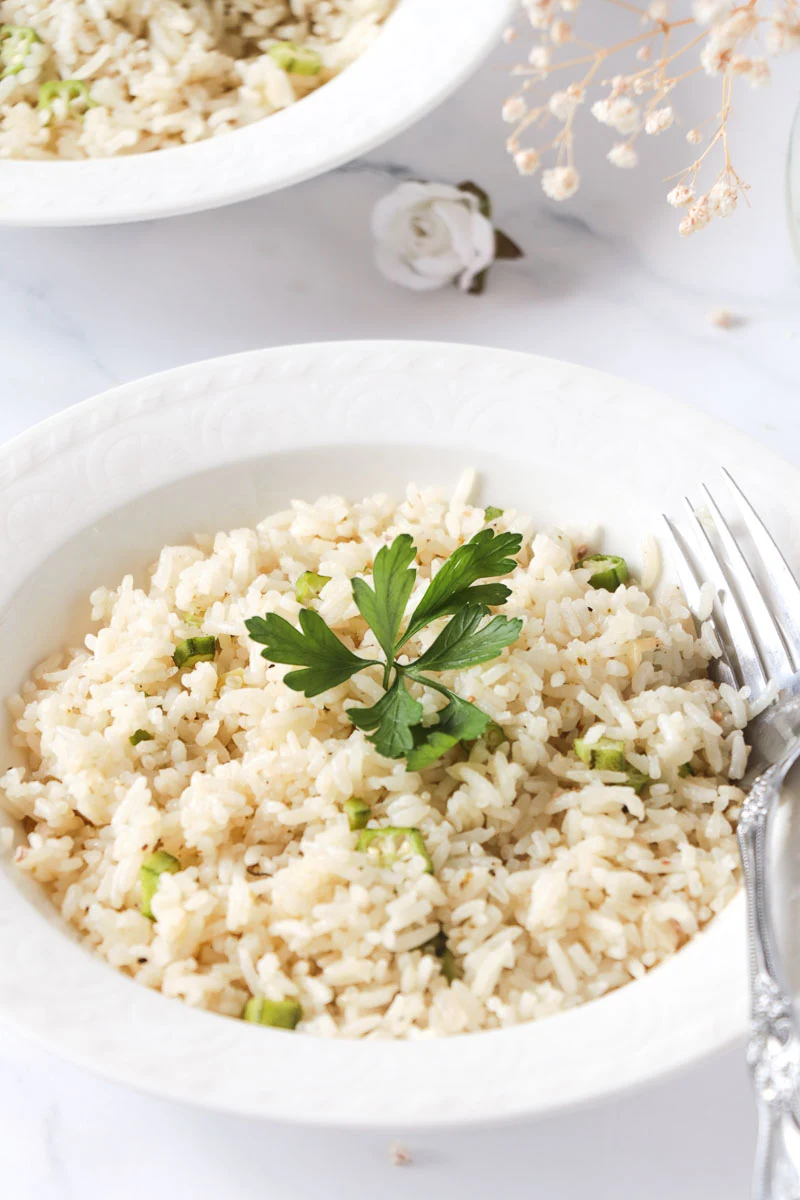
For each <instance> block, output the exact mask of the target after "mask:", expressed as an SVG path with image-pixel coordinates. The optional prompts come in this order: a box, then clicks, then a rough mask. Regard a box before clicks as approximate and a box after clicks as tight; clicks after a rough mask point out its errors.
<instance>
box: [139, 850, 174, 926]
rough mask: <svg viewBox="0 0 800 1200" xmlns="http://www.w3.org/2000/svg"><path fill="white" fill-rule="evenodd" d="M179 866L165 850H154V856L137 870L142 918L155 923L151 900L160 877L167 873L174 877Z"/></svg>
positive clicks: (147, 859) (156, 889)
mask: <svg viewBox="0 0 800 1200" xmlns="http://www.w3.org/2000/svg"><path fill="white" fill-rule="evenodd" d="M180 869H181V864H180V863H179V862H178V860H177V858H175V857H174V856H173V855H172V854H167V852H166V850H156V852H155V854H151V855H150V857H149V858H146V859H145V860H144V862H143V863H142V865H141V867H140V868H139V882H140V884H141V886H142V903H141V908H140V911H141V913H142V916H144V917H149V919H150V920H151V921H155V917H154V916H153V909H152V904H151V902H152V899H153V896H155V894H156V892H157V891H158V885H159V883H160V877H161V876H162V875H163V874H164V872H167V874H169V875H174V874H175V872H176V871H180Z"/></svg>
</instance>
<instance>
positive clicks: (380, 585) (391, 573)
mask: <svg viewBox="0 0 800 1200" xmlns="http://www.w3.org/2000/svg"><path fill="white" fill-rule="evenodd" d="M416 555H417V548H416V546H415V545H414V542H413V540H412V538H411V535H410V534H408V533H401V534H400V536H399V537H396V538H395V539H394V541H393V542H392V544H391V546H384V547H383V548H382V549H381V550H379V551H378V553H377V554H376V555H375V564H374V566H373V568H372V580H373V584H374V590H373V588H371V587H370V586H369V584H367V583H365V582H364V580H363V579H354V580H353V599H354V600H355V602H356V604H357V605H358V611H359V612H360V613H361V615H362V617H363V618H364V620H365V621H366V622H367V624H368V625H369V627H370V629H371V630H372V632H373V633H374V634H375V637H376V638H377V639H378V644H379V645H380V647H381V649H382V650H383V652H384V654H385V655H386V657H387V659H389V661H391V660H392V659H393V658H394V644H395V642H396V641H397V633H398V630H399V629H400V622H401V621H402V619H403V613H404V612H405V610H406V605H407V604H408V597H409V596H410V595H411V590H412V588H413V587H414V580H415V579H416V577H417V572H416V570H414V569H411V570H409V569H408V567H409V563H412V562H413V561H414V559H415V558H416Z"/></svg>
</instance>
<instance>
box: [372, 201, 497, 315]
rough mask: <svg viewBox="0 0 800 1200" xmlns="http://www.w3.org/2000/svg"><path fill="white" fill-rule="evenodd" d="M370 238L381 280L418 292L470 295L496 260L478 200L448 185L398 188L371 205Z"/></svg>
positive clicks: (492, 234) (491, 234)
mask: <svg viewBox="0 0 800 1200" xmlns="http://www.w3.org/2000/svg"><path fill="white" fill-rule="evenodd" d="M372 232H373V234H374V236H375V240H376V242H377V248H376V251H375V261H376V264H377V267H378V270H379V271H380V272H381V274H382V275H383V276H384V277H385V278H386V279H389V280H391V282H392V283H399V284H402V286H403V287H408V288H413V289H414V290H415V291H418V292H426V291H432V290H433V289H434V288H441V287H445V286H446V285H447V284H449V283H458V285H459V287H461V288H462V289H463V290H464V291H465V292H466V291H469V289H470V287H471V286H472V284H473V283H474V281H475V278H476V276H478V275H480V273H481V272H482V271H485V270H486V268H487V267H489V266H490V265H491V264H492V263H493V262H494V259H495V232H494V227H493V225H492V222H491V221H490V220H489V219H488V218H487V217H485V216H484V215H483V213H481V211H480V206H479V203H478V199H477V197H476V196H473V195H472V194H471V193H469V192H462V191H459V189H458V188H456V187H451V186H450V185H449V184H446V183H401V184H400V186H399V187H397V188H395V189H394V191H393V192H390V193H389V195H388V196H384V197H383V199H382V200H379V201H378V203H377V204H376V205H375V208H374V210H373V214H372Z"/></svg>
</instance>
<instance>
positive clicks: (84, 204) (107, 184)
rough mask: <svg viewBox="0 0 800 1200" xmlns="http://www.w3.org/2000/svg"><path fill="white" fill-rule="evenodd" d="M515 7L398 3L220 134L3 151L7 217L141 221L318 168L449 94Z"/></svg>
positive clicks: (468, 0) (344, 158)
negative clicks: (112, 149)
mask: <svg viewBox="0 0 800 1200" xmlns="http://www.w3.org/2000/svg"><path fill="white" fill-rule="evenodd" d="M512 8H513V2H512V0H399V2H398V5H397V8H396V10H395V11H394V12H393V14H392V15H391V17H390V18H389V20H388V21H387V22H386V24H385V26H384V28H383V30H382V31H381V34H380V36H379V38H378V39H377V41H376V42H375V44H374V45H373V46H372V47H371V48H370V49H369V50H368V51H367V53H366V54H364V55H363V56H362V57H361V58H360V59H358V60H357V61H356V62H355V63H354V64H353V65H352V66H351V67H350V68H349V69H348V70H346V71H344V72H343V73H342V74H341V75H340V76H338V77H337V78H336V79H334V80H332V81H331V82H330V83H329V84H326V86H325V87H323V88H320V90H319V91H318V92H314V93H313V94H312V95H311V96H308V97H306V99H304V100H302V101H301V102H299V103H298V104H294V105H292V106H291V107H290V108H288V109H284V110H283V111H282V112H280V113H276V114H275V115H274V116H271V117H268V118H266V119H265V120H263V121H258V122H256V123H255V124H253V125H248V126H246V127H245V128H244V129H237V130H234V131H233V132H231V133H226V134H224V135H222V136H220V137H218V138H211V139H209V140H207V141H203V142H197V143H195V144H193V145H190V146H180V147H176V148H175V149H170V150H159V151H156V152H154V153H152V154H136V155H130V156H128V157H121V158H109V159H91V160H85V161H81V162H28V161H22V160H20V161H15V160H9V159H3V160H0V224H3V225H105V224H110V223H113V222H116V221H142V220H148V219H150V218H153V217H167V216H172V215H174V214H176V213H186V212H197V211H199V210H201V209H207V208H216V207H218V206H219V205H222V204H231V203H232V202H234V201H236V200H247V199H249V198H250V197H252V196H260V195H263V194H265V193H266V192H274V191H277V190H278V189H279V188H284V187H288V186H289V185H290V184H293V183H299V182H300V181H301V180H303V179H309V178H311V177H312V176H314V175H321V174H322V173H323V172H324V171H329V170H330V169H331V168H333V167H336V166H339V165H340V164H341V163H344V162H348V161H349V160H350V159H353V158H356V157H357V156H358V155H359V154H364V153H366V152H367V151H368V150H371V149H373V147H375V146H377V145H379V144H380V143H381V142H385V141H387V140H388V139H389V138H391V137H394V135H395V134H397V133H400V132H401V131H402V130H403V129H405V128H406V127H407V126H408V125H411V124H412V123H413V122H414V121H416V120H418V119H419V118H420V117H422V116H424V114H425V113H427V112H428V111H429V110H430V109H432V108H434V107H435V105H437V104H438V103H440V101H442V100H443V99H444V98H445V97H446V96H448V95H449V94H450V93H451V92H452V91H454V90H455V88H456V87H458V85H459V84H460V83H461V82H462V81H463V80H464V79H466V77H467V76H468V75H469V74H470V72H471V71H472V70H473V69H474V68H475V67H476V66H477V65H478V63H479V62H480V61H481V59H482V58H483V57H484V56H485V55H486V54H487V53H488V51H489V49H490V48H491V47H492V45H493V44H494V43H495V41H496V40H497V37H498V35H499V33H500V30H501V29H502V27H503V25H504V24H505V23H506V22H507V20H508V16H509V13H510V12H511V10H512Z"/></svg>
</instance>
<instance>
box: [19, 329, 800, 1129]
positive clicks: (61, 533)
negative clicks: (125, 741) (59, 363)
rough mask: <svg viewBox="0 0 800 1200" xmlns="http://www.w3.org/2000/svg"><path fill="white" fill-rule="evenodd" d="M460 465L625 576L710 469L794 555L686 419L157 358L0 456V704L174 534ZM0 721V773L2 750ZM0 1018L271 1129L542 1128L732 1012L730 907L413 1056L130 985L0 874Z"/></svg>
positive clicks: (748, 468)
mask: <svg viewBox="0 0 800 1200" xmlns="http://www.w3.org/2000/svg"><path fill="white" fill-rule="evenodd" d="M469 464H471V465H474V466H476V467H477V468H478V469H479V470H480V472H481V475H482V478H483V480H484V481H485V483H484V489H483V493H484V500H486V499H491V501H492V502H493V503H500V504H503V503H504V502H507V503H509V504H513V505H514V506H518V507H521V508H523V509H526V510H528V511H530V512H532V513H533V514H534V517H535V518H536V519H537V521H539V522H541V523H543V524H547V523H550V522H553V523H560V524H566V525H570V524H571V525H577V524H578V523H582V524H584V525H585V524H586V522H587V521H598V520H599V521H601V522H602V524H603V526H604V527H605V530H606V535H607V537H606V544H607V545H608V546H609V547H613V549H614V550H616V551H619V552H621V553H622V554H624V555H625V556H626V557H628V558H629V559H631V560H632V561H633V562H634V563H635V562H636V559H637V546H638V544H639V541H640V538H641V537H642V536H643V535H644V534H645V533H647V532H648V531H652V530H654V529H655V528H656V523H657V519H658V515H659V513H660V512H661V511H662V510H663V511H667V512H677V511H678V510H679V504H680V499H681V496H682V495H683V494H684V492H686V491H687V490H692V489H695V488H696V485H697V483H698V481H699V480H701V479H709V478H712V477H713V475H714V472H715V471H716V470H717V469H718V467H719V466H720V465H722V464H725V465H726V466H728V467H729V469H730V470H731V471H732V472H733V474H734V475H735V476H736V477H738V478H739V480H740V482H741V484H742V486H743V487H744V488H745V489H746V490H747V491H748V493H749V494H750V495H751V497H752V499H753V501H754V503H756V504H757V505H758V507H759V508H760V509H761V510H762V512H763V514H764V516H765V517H766V518H767V520H768V521H769V522H770V524H771V526H772V528H773V530H774V532H775V534H776V535H777V536H778V537H779V538H780V540H781V542H782V544H783V546H784V549H785V550H786V552H787V554H788V555H789V558H790V560H791V559H794V560H796V561H800V520H799V519H798V517H800V511H799V510H800V500H798V497H799V496H800V487H798V473H797V471H795V470H794V469H793V468H792V467H790V466H789V465H788V464H786V463H784V462H783V461H781V460H780V459H777V458H775V457H774V456H773V455H772V454H770V453H769V452H768V451H767V450H765V449H763V448H762V447H760V446H758V445H756V444H754V443H751V442H750V441H749V440H748V439H747V438H745V437H744V436H743V435H741V434H739V433H737V432H736V431H735V430H733V429H729V428H727V427H726V426H724V425H722V424H720V423H719V422H716V421H714V420H712V419H711V418H710V417H707V416H705V415H704V414H702V413H700V412H698V411H695V410H693V409H689V408H686V407H683V406H682V405H679V404H676V403H675V402H674V401H670V400H668V399H666V398H665V397H662V396H660V395H658V394H657V393H653V392H650V391H648V390H646V389H644V388H641V387H639V386H638V385H635V384H632V383H626V382H625V381H623V380H619V379H614V378H612V377H610V376H606V375H600V374H597V373H595V372H593V371H589V370H586V369H585V368H582V367H575V366H569V365H567V364H564V363H559V362H554V361H551V360H549V359H542V358H532V357H528V356H527V355H522V354H513V353H508V352H506V351H499V350H484V349H478V348H470V347H465V346H438V345H433V344H431V345H428V344H418V343H342V344H331V345H320V346H300V347H294V348H288V349H278V350H268V351H259V352H255V353H250V354H242V355H238V356H236V357H233V358H226V359H219V360H215V361H212V362H207V363H199V364H195V365H193V366H188V367H183V368H181V369H179V370H175V371H169V372H166V373H165V374H163V375H158V376H154V377H153V378H151V379H146V380H144V381H141V382H138V383H131V384H127V385H125V386H124V387H120V388H116V389H114V390H113V391H110V392H107V393H106V394H105V395H102V396H98V397H95V398H94V399H93V400H89V401H87V402H86V403H84V404H82V405H79V406H77V407H75V408H72V409H69V410H67V411H66V412H64V413H62V414H61V415H60V416H57V417H54V418H52V419H50V420H49V421H46V422H45V423H44V424H42V425H40V426H38V427H37V428H36V429H34V430H32V431H30V432H29V433H26V434H24V435H23V436H22V437H20V438H18V439H17V440H16V441H14V442H12V443H10V444H9V445H8V446H6V447H5V448H4V449H3V450H2V451H0V489H2V504H0V613H2V633H3V637H2V644H3V653H2V655H1V656H0V695H7V694H8V693H10V692H11V691H13V690H14V689H15V688H16V687H18V685H19V684H20V683H21V681H22V680H23V679H24V678H25V677H26V675H27V673H28V671H29V670H30V668H31V667H32V666H33V665H34V663H35V662H36V661H37V660H38V659H39V658H40V657H42V656H43V655H45V654H46V653H49V652H50V651H52V650H54V649H56V648H58V647H60V646H61V645H62V644H63V643H64V642H65V641H73V644H74V639H75V638H76V637H79V636H80V634H81V632H82V631H84V632H85V630H86V628H87V623H88V604H87V596H88V593H89V592H90V590H91V589H92V588H93V587H95V586H97V585H98V584H100V583H112V582H115V581H116V580H117V579H118V578H119V577H120V576H121V574H122V573H124V571H126V570H130V569H138V568H140V567H142V566H144V565H145V564H146V563H147V562H149V561H150V560H151V559H152V558H153V557H154V556H155V554H156V552H157V551H158V550H159V549H160V547H161V546H162V544H164V543H167V542H171V541H175V540H176V539H181V538H184V537H186V536H187V535H188V534H190V533H191V532H192V531H199V530H205V531H213V530H217V529H219V528H225V527H231V526H236V525H244V524H252V523H253V522H254V521H255V520H257V519H258V518H259V517H260V516H262V515H263V514H265V513H267V512H269V511H271V510H273V509H275V508H280V507H284V506H285V505H286V502H287V501H288V500H289V499H290V498H292V497H296V496H299V497H303V498H306V499H309V500H310V499H313V498H314V497H315V496H316V495H318V494H320V493H323V492H325V491H330V490H334V489H335V490H340V491H342V492H344V493H347V494H349V495H351V496H361V495H363V494H365V493H367V492H369V491H371V490H373V489H375V490H387V491H390V492H394V493H395V494H397V493H399V492H401V491H402V489H403V488H404V487H405V485H406V483H407V482H408V481H409V480H410V479H414V480H415V481H417V482H419V483H433V482H436V483H439V484H441V485H443V486H445V487H447V486H450V485H452V484H453V482H454V481H455V478H456V476H457V474H458V472H459V471H460V470H461V469H462V468H463V467H464V466H465V465H469ZM8 733H9V730H8V723H7V722H6V726H5V727H4V728H3V729H0V765H6V764H7V763H8V761H9V760H10V759H11V758H12V753H11V750H10V747H9V742H8ZM0 1016H2V1017H5V1018H7V1019H9V1020H10V1021H12V1022H14V1023H15V1024H16V1025H17V1026H18V1027H19V1028H20V1029H21V1030H22V1031H23V1032H25V1033H26V1034H28V1035H30V1036H31V1037H34V1038H37V1039H39V1040H40V1041H41V1042H43V1043H45V1044H46V1045H47V1046H48V1047H50V1048H51V1049H52V1050H54V1051H56V1052H58V1053H60V1054H63V1055H66V1056H68V1057H69V1058H71V1059H73V1060H75V1061H77V1062H79V1063H81V1064H83V1065H85V1066H86V1067H87V1068H90V1069H92V1070H95V1071H98V1072H101V1073H103V1074H106V1075H110V1076H112V1077H113V1078H115V1079H118V1080H122V1081H125V1082H127V1083H129V1084H132V1085H135V1086H137V1087H141V1088H144V1089H149V1090H153V1091H157V1092H159V1093H161V1094H164V1095H167V1096H171V1097H175V1098H178V1099H181V1100H186V1101H192V1102H195V1103H198V1104H203V1105H208V1106H210V1107H215V1108H219V1109H225V1110H229V1111H235V1112H241V1113H246V1114H250V1115H258V1116H264V1117H270V1118H275V1119H281V1120H290V1121H298V1122H300V1121H302V1122H315V1123H320V1124H331V1125H340V1126H344V1125H349V1126H362V1127H365V1126H371V1127H383V1128H387V1129H397V1128H398V1127H400V1126H409V1125H419V1126H422V1125H426V1126H434V1125H439V1126H441V1125H455V1124H461V1123H464V1122H475V1121H486V1120H502V1119H506V1118H510V1117H519V1116H530V1115H532V1114H539V1113H549V1112H552V1111H554V1110H556V1109H559V1108H563V1107H565V1106H568V1105H573V1104H576V1103H578V1102H582V1101H586V1100H589V1099H595V1098H598V1097H601V1096H606V1095H608V1094H610V1093H612V1092H615V1091H618V1090H620V1089H622V1088H627V1087H630V1086H631V1085H633V1084H638V1083H642V1082H644V1081H646V1080H652V1079H653V1078H655V1077H657V1076H660V1075H663V1074H664V1073H665V1072H668V1071H672V1070H674V1069H675V1068H677V1067H680V1066H682V1065H684V1064H686V1063H689V1062H692V1061H694V1060H696V1059H697V1058H698V1057H700V1056H702V1055H705V1054H708V1053H710V1052H711V1051H713V1050H716V1049H718V1048H719V1047H721V1046H723V1045H725V1044H726V1043H728V1042H730V1041H731V1039H733V1038H735V1037H736V1036H738V1035H739V1034H741V1033H742V1031H743V1030H744V1027H745V1016H746V986H745V938H744V909H743V904H742V902H741V898H738V899H736V900H735V901H734V902H733V903H732V904H731V905H730V906H729V908H728V909H727V910H726V911H725V912H724V913H723V914H722V915H721V916H720V917H718V918H717V919H715V920H714V921H713V922H712V923H711V925H710V926H709V928H708V929H707V930H706V931H705V932H704V933H702V934H701V935H700V936H699V937H697V938H696V939H695V940H694V941H692V942H691V943H690V944H689V945H688V946H687V947H686V948H685V949H684V950H682V951H681V952H680V953H679V954H677V955H676V956H675V957H674V958H672V959H671V960H669V961H668V962H667V963H665V964H663V965H662V966H659V967H657V968H656V969H655V970H653V971H651V972H650V973H649V974H648V975H647V976H646V977H645V978H644V979H643V980H642V981H640V982H636V983H631V984H628V986H626V987H624V988H622V989H620V990H619V991H616V992H614V993H612V994H611V995H609V996H606V997H604V998H603V999H601V1000H596V1001H594V1002H592V1003H590V1004H587V1005H585V1006H584V1007H582V1008H579V1009H575V1010H572V1011H571V1012H568V1013H566V1014H564V1015H559V1016H555V1017H550V1018H548V1019H546V1020H542V1021H539V1022H535V1023H532V1024H527V1025H520V1026H517V1027H515V1028H513V1029H508V1030H503V1031H498V1032H488V1033H479V1034H471V1035H468V1036H461V1037H455V1038H450V1039H443V1040H438V1041H424V1042H391V1041H370V1042H350V1041H345V1040H341V1041H339V1040H332V1041H329V1040H325V1039H320V1038H311V1037H306V1036H303V1035H302V1034H296V1035H289V1034H286V1033H285V1032H279V1031H273V1030H269V1029H263V1028H255V1027H253V1026H250V1025H247V1024H245V1023H244V1022H239V1021H235V1020H230V1019H228V1018H223V1017H219V1016H215V1015H212V1014H209V1013H206V1012H201V1011H196V1010H192V1009H190V1008H188V1007H186V1006H185V1005H184V1004H182V1003H179V1002H178V1001H173V1000H168V999H166V998H165V997H163V996H162V995H160V994H157V993H155V992H152V991H148V990H147V989H145V988H143V987H141V986H139V985H137V984H136V983H133V982H132V981H130V980H129V979H127V978H125V977H124V976H122V975H121V974H118V973H117V972H116V971H114V970H113V969H112V968H111V967H109V966H108V965H106V963H105V962H103V961H101V959H99V958H96V957H94V956H93V955H91V954H90V953H88V952H87V951H86V950H84V949H83V948H82V947H81V946H80V945H79V944H77V943H76V941H75V940H74V939H73V937H72V936H70V935H68V934H67V933H66V931H65V929H64V927H63V926H62V924H61V922H60V920H59V918H58V917H57V916H56V914H55V912H54V911H53V910H52V909H51V908H50V907H49V904H48V902H47V901H46V899H45V898H44V897H43V896H42V895H41V894H40V893H39V891H38V889H37V888H36V887H35V886H33V885H32V884H30V882H29V881H24V880H22V879H20V878H19V877H18V873H17V872H16V871H15V869H14V868H13V866H11V865H9V864H8V862H4V863H3V864H2V865H0Z"/></svg>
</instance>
